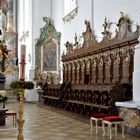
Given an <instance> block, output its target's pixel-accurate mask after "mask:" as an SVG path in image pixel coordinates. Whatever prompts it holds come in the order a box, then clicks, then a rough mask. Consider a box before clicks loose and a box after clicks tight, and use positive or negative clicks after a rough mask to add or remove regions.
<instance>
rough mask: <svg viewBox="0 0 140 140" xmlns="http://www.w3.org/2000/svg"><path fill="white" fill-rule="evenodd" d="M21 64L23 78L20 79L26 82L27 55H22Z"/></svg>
mask: <svg viewBox="0 0 140 140" xmlns="http://www.w3.org/2000/svg"><path fill="white" fill-rule="evenodd" d="M19 64H20V65H21V77H20V80H21V81H25V75H24V71H25V64H26V62H25V55H22V58H21V62H20V63H19Z"/></svg>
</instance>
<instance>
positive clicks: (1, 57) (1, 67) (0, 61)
mask: <svg viewBox="0 0 140 140" xmlns="http://www.w3.org/2000/svg"><path fill="white" fill-rule="evenodd" d="M1 34H2V31H1V29H0V36H1ZM9 51H10V50H8V49H7V46H6V43H5V40H1V39H0V52H1V54H0V71H2V72H4V71H5V61H6V59H7V55H8V52H9Z"/></svg>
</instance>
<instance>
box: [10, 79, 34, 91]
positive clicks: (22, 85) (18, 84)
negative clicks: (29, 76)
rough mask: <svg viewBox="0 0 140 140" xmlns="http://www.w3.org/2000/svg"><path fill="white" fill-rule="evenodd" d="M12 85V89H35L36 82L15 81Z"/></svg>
mask: <svg viewBox="0 0 140 140" xmlns="http://www.w3.org/2000/svg"><path fill="white" fill-rule="evenodd" d="M10 87H11V88H12V89H33V88H34V83H33V82H31V81H13V82H11V84H10Z"/></svg>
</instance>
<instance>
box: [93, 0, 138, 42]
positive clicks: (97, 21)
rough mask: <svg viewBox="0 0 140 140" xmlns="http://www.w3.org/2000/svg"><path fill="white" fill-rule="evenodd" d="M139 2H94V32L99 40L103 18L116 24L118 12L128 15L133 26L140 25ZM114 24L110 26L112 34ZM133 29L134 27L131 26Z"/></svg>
mask: <svg viewBox="0 0 140 140" xmlns="http://www.w3.org/2000/svg"><path fill="white" fill-rule="evenodd" d="M139 5H140V1H139V0H133V1H132V0H94V30H95V34H96V35H97V36H98V38H97V39H99V40H101V38H102V35H101V32H102V31H103V26H102V24H103V22H104V18H105V16H106V17H107V18H108V20H109V21H111V22H113V23H117V22H118V19H119V17H120V11H122V12H124V14H126V15H128V17H129V18H130V19H131V20H132V23H133V24H136V23H139V24H140V8H139ZM115 26H116V25H115V24H113V25H112V27H113V32H114V31H115V29H114V28H115ZM133 28H135V25H133Z"/></svg>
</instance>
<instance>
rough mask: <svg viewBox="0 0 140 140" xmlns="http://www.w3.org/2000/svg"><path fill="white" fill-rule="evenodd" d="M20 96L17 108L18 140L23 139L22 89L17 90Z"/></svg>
mask: <svg viewBox="0 0 140 140" xmlns="http://www.w3.org/2000/svg"><path fill="white" fill-rule="evenodd" d="M19 95H20V106H19V117H18V131H19V133H18V137H17V138H18V140H24V137H23V133H22V131H23V95H24V89H20V90H19Z"/></svg>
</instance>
